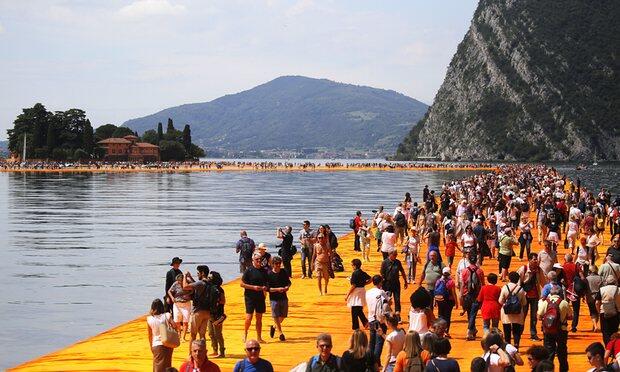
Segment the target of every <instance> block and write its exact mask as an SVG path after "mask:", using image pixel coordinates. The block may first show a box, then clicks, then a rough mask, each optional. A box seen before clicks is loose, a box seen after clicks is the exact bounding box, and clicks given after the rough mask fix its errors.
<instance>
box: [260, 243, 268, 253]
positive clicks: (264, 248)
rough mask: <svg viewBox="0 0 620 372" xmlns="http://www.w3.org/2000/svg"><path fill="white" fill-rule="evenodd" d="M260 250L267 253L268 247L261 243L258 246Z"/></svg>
mask: <svg viewBox="0 0 620 372" xmlns="http://www.w3.org/2000/svg"><path fill="white" fill-rule="evenodd" d="M258 249H260V250H265V251H266V250H267V245H266V244H265V243H260V244H259V245H258Z"/></svg>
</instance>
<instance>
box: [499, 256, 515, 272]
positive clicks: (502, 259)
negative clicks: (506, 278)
mask: <svg viewBox="0 0 620 372" xmlns="http://www.w3.org/2000/svg"><path fill="white" fill-rule="evenodd" d="M497 258H498V259H499V268H500V269H508V268H509V267H510V259H511V258H512V256H506V255H503V254H501V253H499V254H498V255H497Z"/></svg>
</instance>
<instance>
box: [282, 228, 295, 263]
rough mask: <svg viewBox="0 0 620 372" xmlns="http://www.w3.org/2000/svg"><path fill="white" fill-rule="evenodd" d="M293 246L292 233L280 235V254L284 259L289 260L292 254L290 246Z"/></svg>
mask: <svg viewBox="0 0 620 372" xmlns="http://www.w3.org/2000/svg"><path fill="white" fill-rule="evenodd" d="M292 246H293V234H286V235H284V236H283V237H282V244H280V248H281V250H280V251H279V252H280V256H281V257H282V259H284V260H290V259H291V258H292V257H293V256H292V255H291V247H292Z"/></svg>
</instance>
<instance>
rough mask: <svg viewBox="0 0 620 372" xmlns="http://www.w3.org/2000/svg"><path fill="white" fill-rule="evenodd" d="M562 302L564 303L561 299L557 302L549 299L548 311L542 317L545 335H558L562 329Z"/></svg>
mask: <svg viewBox="0 0 620 372" xmlns="http://www.w3.org/2000/svg"><path fill="white" fill-rule="evenodd" d="M560 301H562V299H561V298H560V299H558V301H557V302H554V301H551V299H549V298H548V299H547V310H546V311H545V313H544V314H543V317H542V329H543V333H545V334H550V335H556V334H558V333H560V330H561V329H562V321H561V319H560V315H561V314H560V305H559V302H560Z"/></svg>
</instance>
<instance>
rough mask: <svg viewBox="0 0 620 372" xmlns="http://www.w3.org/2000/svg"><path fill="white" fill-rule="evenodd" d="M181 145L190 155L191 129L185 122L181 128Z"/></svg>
mask: <svg viewBox="0 0 620 372" xmlns="http://www.w3.org/2000/svg"><path fill="white" fill-rule="evenodd" d="M183 147H185V151H186V152H187V154H188V155H190V152H191V149H192V130H191V129H189V124H185V128H183Z"/></svg>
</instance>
